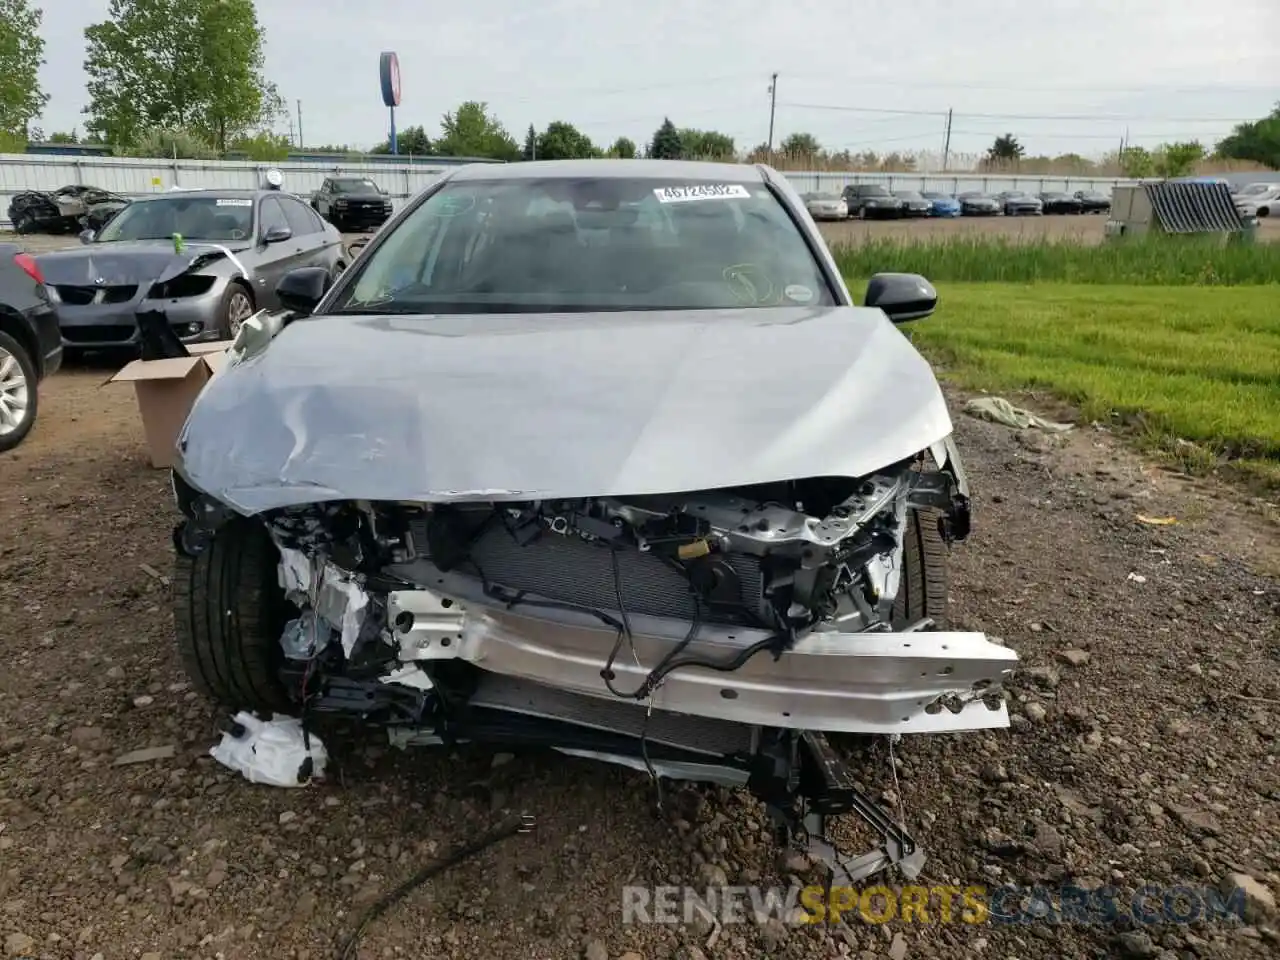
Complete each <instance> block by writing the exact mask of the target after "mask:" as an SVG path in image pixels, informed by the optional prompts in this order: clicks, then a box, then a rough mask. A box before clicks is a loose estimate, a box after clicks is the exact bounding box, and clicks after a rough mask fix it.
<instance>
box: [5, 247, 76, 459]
mask: <svg viewBox="0 0 1280 960" xmlns="http://www.w3.org/2000/svg"><path fill="white" fill-rule="evenodd" d="M61 365H62V337H61V335H60V334H59V332H58V315H57V314H56V313H55V312H54V309H53V305H52V304H51V303H50V302H49V292H48V290H46V289H45V285H44V277H43V276H41V274H40V268H39V267H38V266H36V262H35V260H33V259H32V258H31V257H29V256H28V255H27V254H25V253H23V252H22V249H21V248H20V247H17V246H14V245H13V244H12V243H0V453H2V452H4V451H5V450H12V449H13V448H14V447H16V446H17V445H18V444H20V443H21V442H22V441H23V440H24V439H25V438H26V436H27V434H28V433H30V432H31V427H32V426H33V425H34V424H35V422H36V401H37V396H36V385H37V384H38V383H39V382H40V381H41V380H43V379H44V378H45V377H48V376H52V375H53V374H54V373H56V372H57V371H58V367H60V366H61Z"/></svg>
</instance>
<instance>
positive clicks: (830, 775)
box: [174, 160, 1016, 880]
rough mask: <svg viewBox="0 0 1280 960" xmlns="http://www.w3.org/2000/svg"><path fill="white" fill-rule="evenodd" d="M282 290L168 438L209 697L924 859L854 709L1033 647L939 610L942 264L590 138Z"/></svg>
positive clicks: (947, 423)
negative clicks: (838, 234) (337, 267)
mask: <svg viewBox="0 0 1280 960" xmlns="http://www.w3.org/2000/svg"><path fill="white" fill-rule="evenodd" d="M278 292H279V297H280V300H281V302H282V303H283V304H284V305H285V307H286V308H288V310H289V312H288V313H287V314H277V315H271V316H259V317H255V318H253V319H252V320H251V321H249V322H247V323H246V324H245V328H244V330H243V331H242V334H241V336H240V338H239V339H238V341H237V345H236V346H235V347H234V348H233V351H232V353H233V357H232V361H231V362H230V363H229V364H228V365H226V366H225V367H224V368H223V369H222V370H221V371H220V372H219V373H218V374H217V375H216V376H214V378H213V379H212V380H211V381H210V382H209V384H208V385H207V387H206V388H205V390H204V391H203V393H202V394H201V395H200V396H199V397H198V398H197V401H196V404H195V406H194V408H193V409H192V412H191V414H190V417H189V418H188V420H187V423H186V425H185V427H184V429H183V432H182V434H181V436H180V438H179V441H178V446H179V456H180V459H179V465H178V466H177V468H175V471H174V492H175V495H176V497H177V501H178V504H179V506H180V508H181V510H182V512H183V514H184V519H183V521H182V522H181V523H180V524H179V526H178V527H177V529H176V530H175V536H174V542H175V547H176V549H177V581H176V582H177V584H178V590H177V610H176V614H177V616H176V619H177V631H178V642H179V647H180V650H181V652H182V656H183V659H184V662H185V664H186V667H187V669H188V671H189V672H190V673H191V676H192V678H193V680H194V681H195V682H196V683H197V684H198V685H199V687H200V688H201V689H202V690H203V691H204V692H205V693H206V694H208V695H210V696H211V697H213V698H215V699H216V700H218V701H219V702H221V703H223V704H226V705H227V706H229V707H233V708H249V709H256V710H284V711H288V712H292V713H295V714H299V715H301V716H303V718H304V721H305V719H306V718H308V717H314V716H317V715H319V714H323V713H346V714H351V715H354V716H359V717H362V718H364V719H366V720H367V721H368V722H371V723H378V724H382V725H385V726H386V727H388V728H389V729H390V731H391V736H392V738H393V740H395V741H396V742H398V743H401V744H407V743H414V742H419V743H451V742H464V741H467V742H485V743H494V744H505V745H537V746H545V747H550V748H553V749H556V750H559V751H562V752H563V753H566V754H570V755H574V756H582V757H592V758H598V759H603V760H609V761H613V762H617V763H621V764H625V765H628V766H631V767H634V768H636V769H639V770H645V771H648V772H649V773H650V775H652V776H653V777H654V778H655V779H657V778H659V777H668V778H681V779H693V780H705V781H713V782H720V783H727V784H744V785H746V786H748V787H749V788H750V789H752V790H753V791H754V792H755V793H756V794H757V795H758V796H760V797H761V798H762V799H763V800H764V801H765V802H766V803H767V804H768V805H769V807H770V809H771V810H772V811H773V812H774V814H775V815H776V819H777V822H778V823H779V825H780V827H781V828H782V832H783V834H784V835H786V836H794V837H797V838H801V837H803V838H807V840H808V841H809V843H810V844H811V850H813V851H815V852H818V853H820V854H822V855H824V857H826V858H827V860H828V862H829V863H831V864H832V865H833V869H834V870H835V871H836V872H837V873H838V874H839V875H840V878H841V879H843V880H849V879H855V880H856V879H859V878H861V877H864V876H866V875H868V874H870V873H872V872H875V871H876V870H879V869H882V868H883V867H885V866H887V865H889V864H894V863H896V864H898V865H899V867H901V868H902V869H903V870H904V871H906V872H908V873H909V874H911V873H913V872H914V871H915V870H917V869H918V868H919V865H920V862H921V860H922V855H921V853H920V851H919V849H918V847H917V846H916V844H915V841H914V840H913V839H912V838H911V837H910V836H909V835H908V834H907V832H906V831H905V830H904V829H903V828H902V826H901V824H899V823H898V822H896V821H895V819H894V818H893V817H892V816H890V815H889V814H888V813H887V812H886V811H884V810H882V809H881V808H880V807H879V806H877V805H875V804H874V803H872V802H871V801H870V800H868V799H867V798H866V797H865V796H863V795H862V794H861V793H860V792H859V791H858V790H857V789H856V787H855V786H854V782H853V777H852V775H851V773H850V771H849V770H848V769H847V768H846V767H845V766H844V764H843V763H842V762H841V760H840V757H839V756H838V754H837V752H836V751H834V750H833V749H832V747H831V745H830V744H829V743H828V740H827V735H829V734H889V735H897V734H902V733H933V732H953V731H962V730H973V729H984V728H994V727H1003V726H1006V725H1007V724H1008V714H1007V712H1006V708H1005V705H1004V702H1003V699H1002V695H1001V683H1002V681H1003V680H1004V679H1005V677H1006V676H1007V675H1008V674H1009V672H1010V671H1011V669H1012V667H1013V666H1014V664H1015V662H1016V656H1015V654H1014V653H1013V652H1012V651H1011V650H1009V649H1007V648H1006V647H1004V646H1001V645H999V644H997V643H994V642H992V641H990V640H988V639H987V638H986V637H985V636H983V635H982V634H980V633H973V632H962V631H952V630H948V629H947V627H946V620H945V605H946V561H947V550H948V546H949V543H950V542H952V541H956V540H962V539H964V537H965V536H966V535H967V534H968V530H969V496H968V487H967V484H966V480H965V475H964V471H963V467H962V465H961V462H960V458H959V455H958V452H957V450H956V446H955V444H954V442H953V440H952V439H951V431H952V425H951V420H950V417H949V415H948V411H947V408H946V404H945V401H944V399H943V396H942V393H941V391H940V390H939V387H938V384H937V382H936V380H935V378H934V376H933V373H932V371H931V370H930V368H929V366H928V364H927V363H926V361H925V360H924V359H923V358H922V357H921V356H920V355H919V354H918V353H917V352H916V351H915V350H914V348H913V347H912V346H911V344H910V342H909V341H908V340H907V338H906V337H904V336H903V335H902V333H901V332H900V331H899V330H898V329H897V328H896V324H898V323H901V322H904V321H909V320H913V319H919V318H922V317H925V316H928V315H929V314H930V313H931V312H932V311H933V309H934V306H935V304H936V302H937V295H936V293H935V292H934V291H933V288H932V287H931V286H930V285H929V284H928V283H927V282H926V281H924V280H923V279H922V278H920V277H917V276H913V275H905V274H880V275H878V276H876V277H874V278H873V279H872V280H871V282H870V284H869V286H868V288H867V293H866V298H865V306H861V307H859V306H855V305H854V301H853V300H852V298H851V296H850V293H849V291H848V289H847V288H846V286H845V284H844V282H843V280H842V279H841V277H840V274H839V272H838V270H837V268H836V265H835V262H834V261H833V259H832V257H831V254H830V253H829V251H828V250H827V248H826V246H825V244H824V243H823V240H822V238H821V236H820V235H819V233H818V232H817V230H816V228H815V226H814V224H813V221H812V219H811V218H810V217H809V215H808V214H807V213H806V211H805V209H804V204H803V202H802V201H801V199H800V198H799V196H798V195H797V194H796V193H795V191H794V190H793V189H792V188H791V186H790V185H789V184H788V183H787V181H786V180H785V179H784V178H782V177H781V176H780V175H778V174H777V173H775V172H774V171H773V170H771V169H769V168H767V167H763V166H737V165H719V164H708V163H679V162H661V161H652V160H647V161H596V160H593V161H561V162H543V163H523V164H512V165H509V166H492V165H477V166H474V167H462V168H459V169H458V170H455V171H452V172H450V173H447V174H446V175H445V176H444V177H442V178H441V180H440V181H438V182H437V183H436V184H434V185H433V186H432V188H430V189H429V190H428V191H426V192H425V193H424V194H422V195H421V196H419V197H418V198H416V199H415V200H414V201H413V202H411V203H410V204H409V205H408V206H407V207H406V209H405V210H403V211H402V212H401V213H399V214H398V215H397V216H396V217H395V218H394V219H392V220H391V221H390V222H389V223H388V224H387V225H386V227H384V228H383V230H382V231H381V232H380V233H379V234H378V235H377V236H376V237H375V238H374V239H373V240H372V241H371V242H370V244H369V246H368V248H367V249H366V250H365V251H364V252H363V253H362V255H361V256H360V257H359V258H358V259H357V260H356V261H355V262H354V263H353V265H352V266H351V267H350V268H349V269H348V270H347V271H346V272H345V273H344V274H343V275H342V276H341V277H340V278H338V279H337V280H336V282H335V281H333V280H332V279H331V275H330V274H329V272H327V271H325V270H323V269H320V270H317V269H307V268H304V269H299V270H295V271H293V272H292V273H290V274H287V275H286V276H285V278H284V279H283V280H282V282H281V285H280V287H279V291H278ZM850 811H852V812H856V813H858V814H859V815H861V816H862V817H863V818H864V819H866V820H867V821H868V822H869V823H870V824H871V825H872V826H873V827H874V828H875V829H876V830H877V831H878V832H879V833H880V835H881V837H882V838H883V843H882V844H881V845H880V846H879V847H878V848H877V849H875V850H873V851H871V852H870V853H868V854H866V855H865V856H863V857H861V858H859V859H856V860H853V861H845V860H843V859H842V858H841V857H840V855H837V854H835V852H834V851H833V850H832V849H831V848H830V847H829V846H827V845H826V843H825V842H824V841H823V839H822V835H823V821H824V818H826V817H829V816H831V815H834V814H839V813H845V812H850Z"/></svg>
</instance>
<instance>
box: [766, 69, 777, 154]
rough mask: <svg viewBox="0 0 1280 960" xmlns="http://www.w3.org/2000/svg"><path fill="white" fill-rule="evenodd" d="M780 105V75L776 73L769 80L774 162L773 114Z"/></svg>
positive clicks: (770, 130)
mask: <svg viewBox="0 0 1280 960" xmlns="http://www.w3.org/2000/svg"><path fill="white" fill-rule="evenodd" d="M777 107H778V75H777V74H776V73H775V74H774V75H773V77H772V78H771V79H770V80H769V157H768V162H769V163H773V116H774V112H775V111H776V110H777Z"/></svg>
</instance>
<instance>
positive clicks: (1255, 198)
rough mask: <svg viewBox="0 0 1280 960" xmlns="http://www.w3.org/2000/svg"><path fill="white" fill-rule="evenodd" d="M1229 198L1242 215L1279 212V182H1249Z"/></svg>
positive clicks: (1266, 214) (1269, 214) (1268, 214)
mask: <svg viewBox="0 0 1280 960" xmlns="http://www.w3.org/2000/svg"><path fill="white" fill-rule="evenodd" d="M1231 199H1232V200H1233V201H1235V205H1236V209H1237V210H1239V211H1240V216H1242V217H1269V216H1271V215H1272V214H1273V213H1274V214H1280V183H1251V184H1249V185H1248V186H1247V187H1241V188H1240V189H1239V190H1237V191H1236V192H1235V193H1234V194H1232V195H1231Z"/></svg>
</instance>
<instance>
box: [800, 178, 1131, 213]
mask: <svg viewBox="0 0 1280 960" xmlns="http://www.w3.org/2000/svg"><path fill="white" fill-rule="evenodd" d="M803 196H804V201H805V205H806V207H807V208H808V210H809V214H810V215H811V216H812V217H813V218H814V219H815V220H845V219H849V218H855V219H858V220H900V219H904V218H909V217H997V216H1006V217H1017V216H1039V215H1041V214H1081V213H1105V212H1107V211H1109V210H1110V209H1111V198H1110V197H1108V196H1107V195H1106V194H1105V193H1099V192H1098V191H1096V190H1077V191H1076V192H1075V193H1065V192H1054V191H1049V192H1045V193H1040V194H1031V193H1027V192H1025V191H1022V190H1006V191H1004V192H1003V193H995V194H992V193H984V192H982V191H980V190H971V191H966V192H965V193H961V194H958V195H956V196H951V195H949V194H945V193H938V192H936V191H917V190H893V191H891V190H889V189H888V188H887V187H884V186H882V185H880V184H878V183H855V184H850V185H849V186H847V187H845V188H844V190H843V191H842V192H841V193H840V194H839V195H837V194H834V193H822V192H815V193H806V194H804V195H803Z"/></svg>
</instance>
